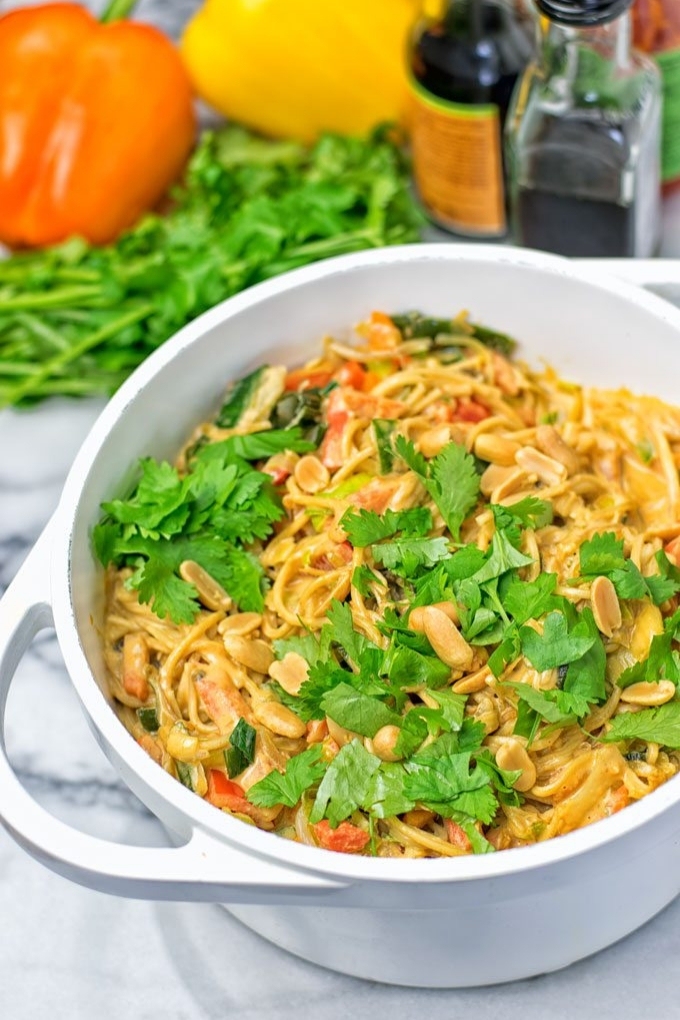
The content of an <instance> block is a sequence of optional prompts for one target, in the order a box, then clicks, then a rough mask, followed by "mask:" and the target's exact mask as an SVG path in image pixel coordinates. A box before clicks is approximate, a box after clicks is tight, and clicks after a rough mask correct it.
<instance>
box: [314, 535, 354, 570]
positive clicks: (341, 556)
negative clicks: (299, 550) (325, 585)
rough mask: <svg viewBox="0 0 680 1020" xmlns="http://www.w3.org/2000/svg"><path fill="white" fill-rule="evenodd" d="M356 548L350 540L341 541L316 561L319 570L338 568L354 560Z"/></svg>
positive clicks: (315, 564)
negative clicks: (354, 548)
mask: <svg viewBox="0 0 680 1020" xmlns="http://www.w3.org/2000/svg"><path fill="white" fill-rule="evenodd" d="M353 558H354V550H353V549H352V546H351V545H350V544H349V542H340V543H339V544H338V545H336V546H335V548H334V549H333V550H332V551H330V552H328V553H324V555H323V556H319V558H318V559H317V560H315V561H314V566H315V567H316V569H317V570H338V568H339V567H342V566H346V565H347V564H348V563H351V562H352V559H353Z"/></svg>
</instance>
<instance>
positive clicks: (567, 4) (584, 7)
mask: <svg viewBox="0 0 680 1020" xmlns="http://www.w3.org/2000/svg"><path fill="white" fill-rule="evenodd" d="M632 3H633V0H536V6H537V7H538V9H539V11H540V12H541V14H545V16H546V17H547V18H549V19H550V20H551V21H556V22H557V23H558V24H560V25H571V26H572V27H574V28H586V27H589V26H594V25H605V24H606V23H607V22H608V21H614V19H615V18H618V17H620V16H621V15H622V14H624V13H625V11H627V10H628V8H629V7H630V6H631V4H632Z"/></svg>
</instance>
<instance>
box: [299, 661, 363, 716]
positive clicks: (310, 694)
mask: <svg viewBox="0 0 680 1020" xmlns="http://www.w3.org/2000/svg"><path fill="white" fill-rule="evenodd" d="M351 679H352V674H351V673H348V671H347V670H346V669H342V668H341V667H340V666H338V665H337V663H335V662H333V663H328V662H316V663H314V664H313V665H312V666H310V669H309V673H308V674H307V679H306V680H305V681H304V683H303V684H302V686H301V687H300V690H299V692H298V697H297V713H298V715H299V716H300V718H301V719H302V721H303V722H309V721H310V720H311V719H323V718H324V717H325V715H326V713H325V711H324V709H323V708H322V705H321V703H322V701H323V699H324V697H325V695H326V694H327V693H328V692H329V691H332V690H333V688H334V687H337V685H338V684H344V683H348V682H349V681H351Z"/></svg>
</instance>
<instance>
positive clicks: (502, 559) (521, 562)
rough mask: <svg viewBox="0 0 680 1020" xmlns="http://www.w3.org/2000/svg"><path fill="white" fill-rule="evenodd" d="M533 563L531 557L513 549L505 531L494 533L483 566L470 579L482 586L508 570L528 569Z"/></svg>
mask: <svg viewBox="0 0 680 1020" xmlns="http://www.w3.org/2000/svg"><path fill="white" fill-rule="evenodd" d="M533 562H534V561H533V559H532V558H531V556H525V555H524V553H522V552H520V551H519V549H516V548H515V546H514V545H513V544H512V542H511V540H510V537H509V536H508V534H507V532H506V531H496V532H495V533H494V536H493V538H492V539H491V546H490V548H489V552H488V555H487V559H486V561H485V563H484V565H483V566H482V567H480V569H479V570H478V571H477V573H476V574H473V575H472V578H473V580H474V581H476V582H477V584H483V583H484V582H485V581H492V580H493V579H494V578H496V577H502V575H503V574H506V573H507V572H508V571H509V570H518V569H520V568H521V567H528V566H529V564H530V563H533Z"/></svg>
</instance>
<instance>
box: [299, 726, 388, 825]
mask: <svg viewBox="0 0 680 1020" xmlns="http://www.w3.org/2000/svg"><path fill="white" fill-rule="evenodd" d="M380 764H381V763H380V758H378V757H376V755H374V754H370V753H369V752H368V751H367V750H366V748H365V747H364V745H363V744H362V743H361V742H360V741H359V740H352V741H351V742H350V743H349V744H345V746H344V747H341V748H340V750H339V751H338V753H337V754H336V756H335V758H333V760H332V762H331V763H330V765H329V766H328V768H327V770H326V774H325V776H324V777H323V779H322V780H321V784H320V786H319V789H318V791H317V794H316V800H315V801H314V805H313V807H312V810H311V812H310V815H309V820H310V822H312V824H313V823H315V822H320V821H321V819H322V818H324V817H325V818H328V821H329V822H330V823H331V825H332V826H333V828H335V827H337V826H338V825H339V824H340V822H342V821H343V820H344V819H345V818H348V817H349V816H350V815H351V814H352V813H353V812H354V811H356V809H357V808H358V807H360V806H361V805H362V804H364V803H365V802H366V801H367V800H368V799H369V792H370V791H371V781H372V779H373V776H374V774H375V773H376V772H377V771H378V769H379V767H380Z"/></svg>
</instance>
